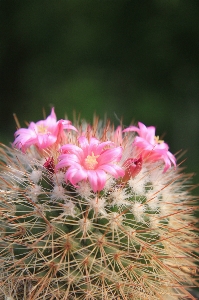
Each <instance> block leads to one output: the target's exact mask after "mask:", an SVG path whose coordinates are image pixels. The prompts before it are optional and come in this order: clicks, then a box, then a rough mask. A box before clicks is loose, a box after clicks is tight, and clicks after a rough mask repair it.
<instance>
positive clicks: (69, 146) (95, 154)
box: [13, 108, 176, 192]
mask: <svg viewBox="0 0 199 300" xmlns="http://www.w3.org/2000/svg"><path fill="white" fill-rule="evenodd" d="M138 126H139V127H136V126H130V127H128V128H126V129H124V130H123V131H122V127H121V126H118V127H117V129H116V130H113V132H111V133H110V132H109V135H108V130H107V133H104V134H102V136H101V137H100V138H99V136H96V132H95V131H94V129H90V131H89V126H87V129H86V131H83V130H82V129H81V130H77V129H76V127H75V126H73V125H72V123H71V122H70V121H68V120H59V121H57V118H56V114H55V112H54V108H52V110H51V114H50V115H49V116H48V117H47V118H46V119H45V120H41V121H38V122H37V123H34V122H31V123H30V125H29V126H28V128H20V129H18V130H17V131H16V132H15V140H14V142H13V146H14V147H15V148H17V149H19V150H21V151H23V152H26V151H27V150H28V149H29V148H30V149H31V148H32V146H34V147H36V149H37V150H38V151H40V152H42V151H43V153H44V156H45V154H46V155H47V157H46V161H48V162H49V161H50V162H51V170H50V171H51V172H58V170H59V169H62V170H64V172H65V181H66V182H70V183H71V184H72V185H73V186H76V187H78V185H77V184H78V183H80V182H82V181H87V182H89V183H90V186H91V189H92V190H93V191H94V192H98V191H101V190H103V189H104V187H105V185H106V181H107V178H108V176H110V177H111V176H112V177H113V178H114V179H118V178H119V177H120V179H119V180H121V182H125V181H127V180H129V179H130V178H131V177H135V176H136V175H137V174H138V173H139V172H140V170H141V169H142V162H143V161H146V162H160V163H164V169H163V172H166V171H167V170H168V169H169V168H171V166H172V164H173V165H174V166H176V158H175V156H174V155H173V154H172V153H171V152H169V151H168V149H169V147H168V145H167V144H166V143H164V141H160V140H159V137H156V136H155V127H153V126H150V127H146V126H145V125H144V124H142V123H141V122H138ZM66 129H67V130H72V131H73V135H72V137H70V138H69V137H68V136H67V132H66V131H65V130H66ZM126 132H128V133H126ZM129 132H137V134H138V136H136V137H134V136H133V137H134V139H132V138H129V139H128V141H131V145H130V148H131V149H130V152H129V151H128V157H126V154H125V153H126V148H127V147H128V150H129V145H127V144H128V143H126V137H127V135H129ZM130 134H131V133H130ZM131 135H132V134H131ZM51 148H53V149H56V151H54V152H53V153H54V154H53V155H54V156H53V157H52V158H51V157H49V151H48V150H50V149H51ZM134 149H136V151H137V152H136V156H135V151H134ZM129 153H130V156H129ZM54 162H55V165H54ZM52 165H53V166H54V171H53V170H52ZM46 166H47V162H46V163H45V164H44V167H46Z"/></svg>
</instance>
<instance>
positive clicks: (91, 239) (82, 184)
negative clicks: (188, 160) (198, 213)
mask: <svg viewBox="0 0 199 300" xmlns="http://www.w3.org/2000/svg"><path fill="white" fill-rule="evenodd" d="M96 123H97V122H96V121H95V122H94V124H95V126H94V125H93V127H91V126H90V125H87V130H85V132H86V134H87V137H88V136H89V135H90V134H91V131H92V136H95V137H96V138H97V139H99V140H100V141H102V142H105V141H107V140H111V141H113V142H114V143H115V144H116V145H117V146H118V147H119V146H121V147H122V149H123V154H122V158H121V160H120V161H119V162H117V165H118V166H120V167H121V168H124V167H123V166H124V165H125V161H126V160H127V159H129V158H132V157H138V155H139V151H138V149H137V148H136V147H132V142H133V141H134V139H135V135H132V136H130V133H125V134H124V135H125V136H124V137H123V138H122V142H121V140H119V139H117V138H113V135H114V133H115V130H114V128H112V129H110V126H107V125H106V126H105V127H104V128H105V129H104V130H102V128H101V126H99V125H98V127H96ZM89 126H90V127H89ZM76 127H77V129H78V132H81V134H82V132H83V130H82V126H79V125H77V126H76ZM88 128H89V130H90V131H89V132H88ZM91 128H92V130H91ZM105 133H106V134H105ZM79 135H80V134H79ZM65 138H66V140H67V144H72V145H76V146H77V145H78V142H77V138H78V134H77V133H76V132H71V131H67V132H65ZM66 140H64V142H63V141H62V142H59V145H57V144H56V145H53V148H52V146H50V147H48V148H47V149H42V150H41V149H39V148H38V147H36V146H34V145H33V146H32V147H29V148H28V149H27V150H26V151H25V152H22V151H21V150H20V149H15V148H9V147H5V146H2V147H1V173H0V181H1V190H0V229H1V236H0V295H1V296H0V299H5V300H9V299H10V300H11V299H14V300H15V299H16V300H18V299H20V300H22V299H31V300H32V299H46V300H48V299H51V300H54V299H89V300H90V299H92V300H94V299H95V300H101V299H103V300H105V299H107V300H111V299H112V300H116V299H117V300H119V299H120V300H121V299H122V300H123V299H125V300H130V299H134V300H138V299H154V300H155V299H165V300H166V299H194V297H192V296H191V294H190V293H189V291H188V287H189V286H190V287H192V286H194V285H196V276H195V275H196V260H197V257H196V254H195V249H196V246H197V236H196V234H195V233H194V230H195V225H194V223H195V221H196V220H195V219H194V216H193V211H194V209H195V208H194V204H195V203H194V199H193V196H191V195H190V194H189V192H188V190H189V183H188V182H189V178H190V176H189V175H185V174H183V173H182V171H181V170H180V168H179V167H176V168H175V167H171V168H170V169H169V170H167V171H166V172H163V168H164V164H163V162H162V161H161V160H156V161H155V160H154V161H150V160H147V159H145V158H143V162H142V167H141V168H140V169H139V172H134V173H131V174H130V175H129V176H127V177H125V176H123V177H122V176H120V177H118V178H115V177H114V176H112V175H110V174H108V173H107V174H106V183H105V185H104V186H103V188H101V189H99V190H97V191H93V189H92V188H91V184H90V182H89V179H84V180H80V181H79V182H78V183H77V184H72V183H71V182H70V181H69V180H66V178H65V177H64V176H65V172H66V171H67V169H68V167H66V168H58V169H56V163H57V162H58V161H59V157H58V156H59V149H60V145H61V146H62V145H63V144H64V143H65V144H66ZM109 148H110V147H109V145H108V146H107V147H105V149H109ZM87 157H88V156H87ZM96 157H97V155H96V156H95V157H94V154H93V153H92V155H90V156H89V157H88V159H87V161H86V163H87V165H88V163H89V164H91V163H92V164H93V162H94V163H95V162H96V160H97V159H98V157H97V158H96ZM52 158H53V159H52ZM47 160H49V162H51V167H50V168H49V165H47V164H46V161H47ZM53 162H55V168H54V163H53ZM89 166H90V165H89ZM92 167H93V165H92ZM135 169H136V168H135ZM124 171H125V168H124ZM135 173H136V174H135ZM124 178H125V179H124ZM191 297H192V298H191Z"/></svg>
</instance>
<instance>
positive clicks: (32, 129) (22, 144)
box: [13, 108, 77, 152]
mask: <svg viewBox="0 0 199 300" xmlns="http://www.w3.org/2000/svg"><path fill="white" fill-rule="evenodd" d="M64 129H73V130H75V131H77V129H76V128H75V127H74V126H72V125H71V122H70V121H68V120H59V121H57V118H56V114H55V112H54V108H52V110H51V114H50V116H48V117H47V118H46V120H41V121H38V122H37V123H34V122H31V123H30V125H29V127H28V128H20V129H18V130H17V131H16V132H15V140H14V142H13V146H14V147H16V148H18V149H21V150H22V151H23V152H25V151H26V149H27V148H28V147H30V146H32V145H35V146H37V147H38V148H39V149H45V148H47V147H49V146H51V145H53V144H54V143H56V142H59V141H60V140H61V138H62V136H63V134H64Z"/></svg>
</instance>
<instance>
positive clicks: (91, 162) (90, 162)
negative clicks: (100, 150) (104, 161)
mask: <svg viewBox="0 0 199 300" xmlns="http://www.w3.org/2000/svg"><path fill="white" fill-rule="evenodd" d="M98 157H99V155H94V153H93V152H92V155H88V156H87V157H86V159H85V167H86V169H88V170H94V169H95V167H96V166H97V164H98V161H97V158H98Z"/></svg>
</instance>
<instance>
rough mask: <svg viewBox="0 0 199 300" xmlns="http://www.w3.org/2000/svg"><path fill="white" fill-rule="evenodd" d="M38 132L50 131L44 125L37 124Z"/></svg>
mask: <svg viewBox="0 0 199 300" xmlns="http://www.w3.org/2000/svg"><path fill="white" fill-rule="evenodd" d="M37 130H38V133H48V128H47V127H46V126H44V125H37Z"/></svg>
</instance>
